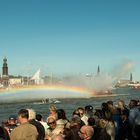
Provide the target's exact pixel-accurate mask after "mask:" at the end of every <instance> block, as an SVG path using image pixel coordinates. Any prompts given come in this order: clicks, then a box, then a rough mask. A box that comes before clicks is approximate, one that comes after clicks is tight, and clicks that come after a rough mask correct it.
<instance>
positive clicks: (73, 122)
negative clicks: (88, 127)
mask: <svg viewBox="0 0 140 140" xmlns="http://www.w3.org/2000/svg"><path fill="white" fill-rule="evenodd" d="M73 127H79V128H80V127H81V118H80V117H79V116H74V117H73V118H72V119H71V120H70V128H73Z"/></svg>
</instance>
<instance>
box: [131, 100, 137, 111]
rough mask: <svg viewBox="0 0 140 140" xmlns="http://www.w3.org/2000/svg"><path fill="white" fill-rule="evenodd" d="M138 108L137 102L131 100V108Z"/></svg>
mask: <svg viewBox="0 0 140 140" xmlns="http://www.w3.org/2000/svg"><path fill="white" fill-rule="evenodd" d="M136 106H137V100H130V102H129V108H130V109H132V108H134V107H136Z"/></svg>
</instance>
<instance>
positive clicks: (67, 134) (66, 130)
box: [62, 128, 75, 140]
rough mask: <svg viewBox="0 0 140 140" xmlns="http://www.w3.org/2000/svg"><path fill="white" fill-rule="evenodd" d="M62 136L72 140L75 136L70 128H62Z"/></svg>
mask: <svg viewBox="0 0 140 140" xmlns="http://www.w3.org/2000/svg"><path fill="white" fill-rule="evenodd" d="M62 136H63V137H64V139H66V140H74V137H75V135H74V132H73V131H72V130H71V129H70V128H64V130H63V132H62Z"/></svg>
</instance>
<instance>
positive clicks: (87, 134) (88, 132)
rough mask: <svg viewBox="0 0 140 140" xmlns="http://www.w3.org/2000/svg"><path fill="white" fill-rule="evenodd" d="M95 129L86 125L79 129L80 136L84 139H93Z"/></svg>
mask: <svg viewBox="0 0 140 140" xmlns="http://www.w3.org/2000/svg"><path fill="white" fill-rule="evenodd" d="M93 134H94V129H93V127H91V126H88V125H84V126H82V127H81V129H80V131H79V136H80V138H81V139H82V140H92V137H93Z"/></svg>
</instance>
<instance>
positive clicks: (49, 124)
mask: <svg viewBox="0 0 140 140" xmlns="http://www.w3.org/2000/svg"><path fill="white" fill-rule="evenodd" d="M55 123H56V122H55V121H53V122H48V124H49V125H51V124H55Z"/></svg>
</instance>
